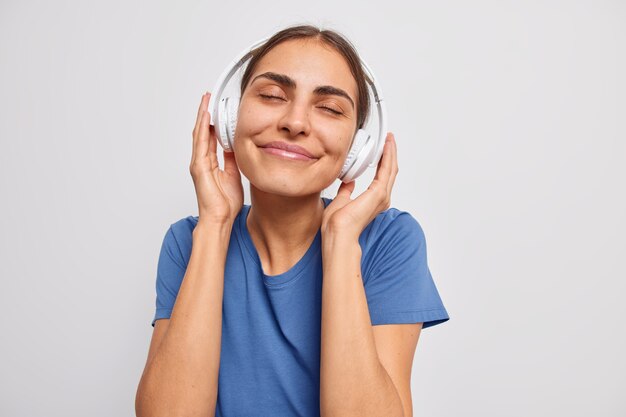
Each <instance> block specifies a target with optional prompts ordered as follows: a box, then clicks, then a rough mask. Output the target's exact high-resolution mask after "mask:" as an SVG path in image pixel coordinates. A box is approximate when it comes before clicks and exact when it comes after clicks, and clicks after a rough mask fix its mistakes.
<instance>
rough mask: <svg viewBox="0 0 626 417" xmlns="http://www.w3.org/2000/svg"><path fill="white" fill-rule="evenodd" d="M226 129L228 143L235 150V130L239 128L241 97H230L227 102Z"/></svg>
mask: <svg viewBox="0 0 626 417" xmlns="http://www.w3.org/2000/svg"><path fill="white" fill-rule="evenodd" d="M226 112H227V117H226V131H227V133H228V144H229V145H230V146H229V147H230V149H231V150H234V146H235V130H236V129H237V116H238V113H239V99H236V98H232V97H228V99H227V102H226Z"/></svg>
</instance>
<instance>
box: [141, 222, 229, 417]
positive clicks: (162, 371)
mask: <svg viewBox="0 0 626 417" xmlns="http://www.w3.org/2000/svg"><path fill="white" fill-rule="evenodd" d="M230 230H231V227H230V226H224V227H217V226H213V227H210V228H208V227H207V228H205V227H204V226H201V225H200V224H199V225H198V226H196V228H195V230H194V232H193V245H192V251H191V256H190V259H189V264H188V266H187V270H186V272H185V276H184V279H183V282H182V284H181V286H180V289H179V292H178V295H177V298H176V302H175V304H174V308H173V311H172V315H171V317H170V322H169V326H168V328H167V332H166V334H165V336H164V338H163V340H162V342H161V344H160V346H159V348H158V350H157V353H156V354H155V356H154V358H153V360H152V361H151V363H150V364H148V366H147V367H146V372H145V373H144V375H143V377H142V379H141V381H140V387H139V389H138V394H137V396H138V401H137V410H138V412H137V414H138V416H150V417H153V416H173V415H176V416H212V415H214V413H215V405H216V402H217V383H218V372H219V364H220V347H221V336H222V300H223V294H224V266H225V262H226V254H227V251H228V243H229V240H230Z"/></svg>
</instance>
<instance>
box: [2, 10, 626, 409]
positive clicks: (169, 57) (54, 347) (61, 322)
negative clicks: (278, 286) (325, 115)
mask: <svg viewBox="0 0 626 417" xmlns="http://www.w3.org/2000/svg"><path fill="white" fill-rule="evenodd" d="M296 23H311V24H314V25H319V26H322V27H327V28H331V29H335V30H338V31H340V32H341V33H343V34H344V35H345V36H347V37H348V39H350V40H351V41H352V42H353V43H354V44H355V45H356V46H357V49H358V50H359V52H360V54H361V56H362V57H363V58H364V59H365V60H366V62H367V63H368V64H369V65H370V66H371V68H372V69H373V71H374V73H375V74H376V76H377V77H378V79H379V80H380V83H381V86H382V88H383V91H384V94H385V97H386V99H387V109H388V113H389V118H390V119H389V126H388V127H389V130H391V131H393V132H394V133H395V135H396V140H397V143H398V152H399V161H398V164H399V167H400V172H399V174H398V177H397V179H396V183H395V187H394V193H393V200H392V206H393V207H397V208H399V209H403V210H407V211H409V212H411V213H412V214H413V216H414V217H415V218H416V219H417V220H418V221H419V222H420V224H421V225H422V227H423V229H424V232H425V234H426V239H427V243H428V259H429V266H430V269H431V272H432V275H433V277H434V279H435V282H436V284H437V286H438V289H439V291H440V294H441V296H442V299H443V300H444V303H445V305H446V308H447V309H448V312H449V314H450V317H451V319H450V321H449V322H447V323H444V324H442V325H438V326H435V327H433V328H429V329H424V331H423V332H422V335H421V337H420V341H419V344H418V348H417V353H416V355H415V361H414V366H413V379H412V389H413V404H414V412H415V415H416V416H430V417H443V416H449V417H457V416H480V417H487V416H494V417H495V416H498V417H500V416H507V417H515V416H524V417H526V416H546V417H548V416H550V417H552V416H557V415H558V416H568V417H577V416H581V417H583V416H585V417H588V416H592V415H593V416H596V417H597V416H616V417H617V416H623V415H626V399H625V398H626V397H625V396H624V392H625V391H626V360H625V359H624V354H623V352H626V337H625V336H624V325H623V320H622V319H623V317H624V316H625V315H626V303H624V301H623V298H624V295H625V291H624V290H625V285H624V280H625V279H626V267H625V266H624V262H623V260H624V255H625V253H626V245H625V240H624V235H625V232H626V219H625V213H626V207H625V206H626V198H625V192H624V190H625V185H624V178H626V164H625V162H626V144H625V142H626V126H625V120H626V119H625V116H626V99H625V97H626V83H625V81H624V74H626V65H625V62H626V56H625V55H626V53H625V51H626V5H625V3H624V2H618V1H597V0H596V1H526V2H522V1H519V2H511V1H474V2H464V1H437V2H426V1H417V2H411V3H409V2H394V1H384V2H372V3H370V4H364V3H363V2H360V1H347V2H338V1H325V0H320V1H315V2H308V3H307V4H299V3H297V2H293V1H281V2H257V1H254V2H253V1H239V2H220V3H218V2H206V1H205V2H180V1H179V2H165V1H159V2H156V1H135V2H132V1H106V2H104V1H103V2H98V3H96V2H85V1H55V2H35V1H19V2H18V1H2V2H1V3H0V59H1V61H0V91H1V92H0V140H1V142H0V146H1V148H0V198H1V202H2V204H1V205H0V210H1V212H0V213H1V215H0V231H1V233H0V236H1V237H0V244H1V246H0V257H1V261H0V277H1V280H2V281H1V284H2V286H1V287H0V306H1V307H2V314H1V315H0V332H1V338H2V342H1V343H0V361H1V365H0V414H1V415H2V416H10V417H14V416H15V417H17V416H24V417H26V416H28V417H32V416H93V417H96V416H107V417H109V416H132V415H134V399H135V392H136V388H137V384H138V382H139V378H140V376H141V372H142V371H143V367H144V364H145V360H146V357H147V352H148V344H149V341H150V337H151V334H152V330H153V328H152V327H151V326H150V322H151V320H152V318H153V315H154V308H155V305H154V303H155V296H156V294H155V288H154V285H155V279H156V265H157V259H158V254H159V248H160V245H161V242H162V239H163V236H164V234H165V231H166V230H167V228H168V226H169V225H170V224H171V223H173V222H175V221H177V220H178V219H180V218H182V217H185V216H187V215H192V214H193V215H196V214H197V204H196V200H195V193H194V188H193V182H192V180H191V176H190V174H189V161H190V157H191V143H192V138H191V130H192V128H193V124H194V122H195V117H196V111H197V106H198V103H199V100H200V98H201V94H202V93H203V92H204V91H206V90H209V89H211V88H212V87H213V84H214V83H215V81H216V79H217V77H218V76H219V75H220V74H221V72H222V70H223V68H224V66H225V65H226V64H227V63H228V62H230V60H231V59H233V58H234V55H236V54H237V53H238V52H240V51H241V50H242V49H243V48H245V47H247V46H249V45H250V44H251V43H252V42H254V41H256V40H258V39H261V38H263V37H265V36H269V35H271V34H272V33H274V32H276V31H278V30H280V29H282V28H283V27H285V26H288V25H292V24H296ZM219 154H220V160H221V159H222V156H221V149H220V152H219ZM372 178H373V170H371V172H368V174H366V175H364V176H362V177H361V179H360V180H357V188H356V190H355V192H354V196H357V195H358V194H360V193H361V192H362V191H363V190H365V189H366V188H367V185H368V183H369V181H371V179H372ZM336 185H337V186H338V185H339V182H338V181H337V182H336ZM244 188H245V190H246V200H245V202H246V204H249V203H250V200H249V195H248V189H247V188H248V183H247V182H244ZM335 190H336V187H335ZM333 196H334V194H333ZM619 352H622V354H620V353H619Z"/></svg>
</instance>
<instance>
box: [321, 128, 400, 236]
mask: <svg viewBox="0 0 626 417" xmlns="http://www.w3.org/2000/svg"><path fill="white" fill-rule="evenodd" d="M397 174H398V154H397V150H396V140H395V137H394V136H393V134H392V133H391V132H389V133H387V137H386V140H385V146H384V148H383V155H382V157H381V158H380V161H379V162H378V166H377V167H376V176H375V177H374V179H373V180H372V183H371V184H370V186H369V187H367V190H365V191H364V192H363V193H362V194H361V195H359V196H358V197H357V198H356V199H355V200H351V199H350V195H351V194H352V191H354V185H355V182H354V181H350V182H349V183H344V182H342V183H341V185H340V186H339V190H337V196H335V198H334V199H333V201H332V202H331V203H330V204H329V205H328V206H327V207H326V209H325V210H324V216H323V218H322V229H321V230H322V234H323V235H324V234H329V233H332V234H339V235H341V236H343V237H347V238H351V239H354V240H358V238H359V236H360V235H361V232H362V231H363V230H364V229H365V227H366V226H367V225H368V224H369V223H370V222H371V221H372V220H374V218H376V216H377V215H378V213H380V212H382V211H384V210H387V209H388V208H389V205H390V203H391V190H392V188H393V183H394V181H395V179H396V175H397Z"/></svg>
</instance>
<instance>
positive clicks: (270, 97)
mask: <svg viewBox="0 0 626 417" xmlns="http://www.w3.org/2000/svg"><path fill="white" fill-rule="evenodd" d="M259 96H261V97H263V98H265V99H268V100H271V99H275V98H276V99H279V100H284V99H283V98H282V97H279V96H270V95H268V94H259Z"/></svg>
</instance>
